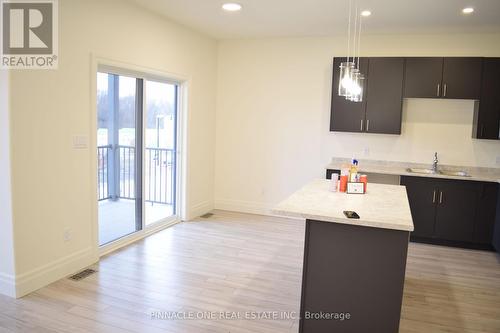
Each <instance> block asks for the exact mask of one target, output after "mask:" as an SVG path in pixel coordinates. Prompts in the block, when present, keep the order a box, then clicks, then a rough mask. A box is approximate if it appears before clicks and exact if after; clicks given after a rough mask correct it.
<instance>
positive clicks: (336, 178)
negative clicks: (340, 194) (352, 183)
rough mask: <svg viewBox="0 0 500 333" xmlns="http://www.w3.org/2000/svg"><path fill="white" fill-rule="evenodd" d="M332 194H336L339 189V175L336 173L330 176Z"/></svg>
mask: <svg viewBox="0 0 500 333" xmlns="http://www.w3.org/2000/svg"><path fill="white" fill-rule="evenodd" d="M331 186H332V192H337V191H338V188H339V174H338V173H333V174H332V185H331Z"/></svg>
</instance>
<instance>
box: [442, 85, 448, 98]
mask: <svg viewBox="0 0 500 333" xmlns="http://www.w3.org/2000/svg"><path fill="white" fill-rule="evenodd" d="M447 87H448V86H447V85H446V83H445V84H443V97H446V88H447Z"/></svg>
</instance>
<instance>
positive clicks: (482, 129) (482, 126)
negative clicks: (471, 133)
mask: <svg viewBox="0 0 500 333" xmlns="http://www.w3.org/2000/svg"><path fill="white" fill-rule="evenodd" d="M483 136H484V124H481V138H480V139H482V138H483Z"/></svg>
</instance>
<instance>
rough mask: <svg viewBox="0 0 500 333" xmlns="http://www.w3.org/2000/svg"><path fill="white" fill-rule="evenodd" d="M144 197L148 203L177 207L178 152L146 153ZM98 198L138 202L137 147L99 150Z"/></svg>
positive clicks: (150, 149)
mask: <svg viewBox="0 0 500 333" xmlns="http://www.w3.org/2000/svg"><path fill="white" fill-rule="evenodd" d="M144 153H145V154H144V166H143V170H144V176H145V177H144V181H143V184H144V196H145V201H146V202H151V203H159V204H168V205H172V204H173V203H174V198H175V193H174V187H175V186H174V185H175V167H174V166H175V150H173V149H166V148H146V149H145V152H144ZM97 156H98V170H97V171H98V172H97V175H98V197H99V201H101V200H106V199H118V198H123V199H135V197H136V195H135V193H136V189H135V165H136V161H135V147H133V146H118V147H117V148H116V149H114V148H113V146H112V145H107V146H99V147H97Z"/></svg>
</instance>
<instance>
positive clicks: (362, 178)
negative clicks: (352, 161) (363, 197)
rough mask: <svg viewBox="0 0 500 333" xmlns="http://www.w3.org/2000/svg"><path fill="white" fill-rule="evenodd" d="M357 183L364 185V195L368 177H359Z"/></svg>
mask: <svg viewBox="0 0 500 333" xmlns="http://www.w3.org/2000/svg"><path fill="white" fill-rule="evenodd" d="M359 181H360V182H362V183H364V193H366V187H367V185H368V176H367V175H361V176H359Z"/></svg>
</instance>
